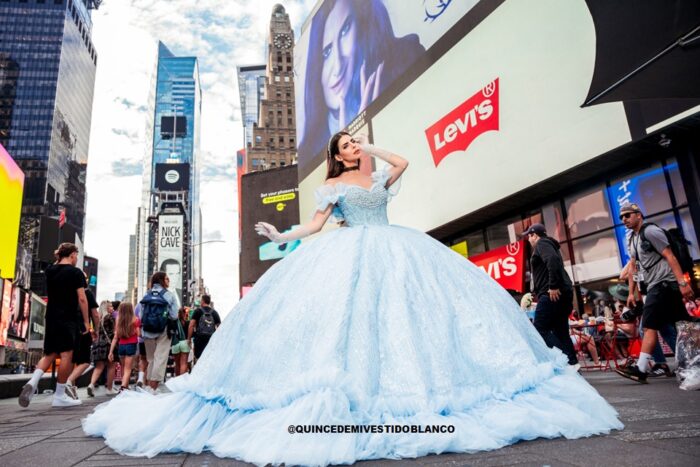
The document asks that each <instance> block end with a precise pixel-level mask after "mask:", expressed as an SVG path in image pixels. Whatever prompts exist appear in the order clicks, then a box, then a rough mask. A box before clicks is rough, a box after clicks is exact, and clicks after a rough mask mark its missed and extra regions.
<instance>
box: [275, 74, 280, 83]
mask: <svg viewBox="0 0 700 467" xmlns="http://www.w3.org/2000/svg"><path fill="white" fill-rule="evenodd" d="M275 82H276V83H279V82H280V77H279V76H278V75H275Z"/></svg>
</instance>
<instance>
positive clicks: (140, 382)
mask: <svg viewBox="0 0 700 467" xmlns="http://www.w3.org/2000/svg"><path fill="white" fill-rule="evenodd" d="M136 387H137V388H142V387H143V381H141V380H138V381H137V382H136Z"/></svg>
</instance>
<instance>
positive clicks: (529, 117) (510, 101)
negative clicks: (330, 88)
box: [302, 0, 631, 231]
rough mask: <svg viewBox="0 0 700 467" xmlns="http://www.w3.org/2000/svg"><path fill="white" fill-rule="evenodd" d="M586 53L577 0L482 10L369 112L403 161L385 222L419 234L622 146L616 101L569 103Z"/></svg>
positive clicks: (589, 37)
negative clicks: (466, 29)
mask: <svg viewBox="0 0 700 467" xmlns="http://www.w3.org/2000/svg"><path fill="white" fill-rule="evenodd" d="M595 51H596V34H595V28H594V24H593V20H592V18H591V15H590V13H589V11H588V8H587V6H586V3H585V2H584V1H569V2H561V1H556V0H537V1H533V2H520V1H506V2H503V3H502V4H501V5H500V6H498V8H496V9H495V10H493V11H492V12H491V13H490V14H489V15H488V16H487V17H486V18H484V19H483V20H482V21H481V22H480V23H478V24H477V25H476V26H475V27H474V28H473V29H472V30H471V31H470V32H469V33H468V34H466V35H465V36H464V37H462V38H461V39H460V40H458V41H456V42H455V45H454V46H453V47H452V48H451V49H449V50H448V51H447V52H446V53H445V54H444V55H442V56H441V57H440V59H439V60H437V61H436V62H435V63H434V64H433V65H432V66H431V67H430V68H428V69H427V70H426V71H425V72H423V73H422V74H421V75H420V76H419V77H417V78H416V80H415V81H413V82H412V83H411V84H410V85H408V87H407V88H406V89H404V90H403V91H402V92H401V94H399V95H398V96H397V97H396V98H394V99H393V100H392V101H391V102H390V103H389V104H387V105H386V107H384V108H383V109H382V110H381V111H379V113H378V114H377V115H375V116H372V118H371V121H370V126H371V128H372V139H373V143H374V144H375V145H376V146H379V147H382V148H386V149H388V150H391V151H392V152H394V153H396V154H398V155H400V156H403V157H405V158H406V159H407V160H408V161H409V163H410V166H409V169H408V170H407V171H406V172H405V173H404V174H403V177H402V184H401V193H400V194H399V195H398V196H396V197H395V198H393V199H392V202H391V203H390V204H389V205H388V211H389V212H388V214H389V219H390V221H391V222H392V223H396V224H401V225H406V226H409V227H413V228H416V229H419V230H423V231H430V230H433V229H435V228H438V227H440V226H443V225H445V224H448V223H450V222H452V221H454V220H455V219H458V218H460V217H463V216H466V215H468V214H470V213H473V212H475V211H477V210H480V209H483V208H485V207H486V206H489V205H491V204H494V203H497V202H499V201H500V200H502V199H503V198H506V197H508V196H511V195H513V194H515V193H517V192H519V191H522V190H525V189H527V188H529V187H531V186H533V185H536V184H538V183H540V182H542V181H544V180H547V179H549V178H551V177H554V176H556V175H557V174H559V173H562V172H565V171H567V170H569V169H571V168H572V167H575V166H577V165H580V164H584V163H586V162H587V161H590V160H591V159H593V158H595V157H597V156H599V155H601V154H604V153H606V152H608V151H610V150H611V149H613V148H616V147H618V146H621V145H623V144H626V143H628V142H629V141H630V140H631V137H630V129H629V127H628V125H627V120H626V115H625V109H624V106H623V105H622V104H621V103H610V104H605V105H598V106H592V107H581V105H582V103H583V101H584V99H585V97H586V94H587V93H588V89H589V87H590V82H591V76H592V74H593V70H594V68H595ZM380 168H381V167H380ZM303 216H304V213H302V217H303Z"/></svg>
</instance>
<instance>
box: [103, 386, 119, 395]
mask: <svg viewBox="0 0 700 467" xmlns="http://www.w3.org/2000/svg"><path fill="white" fill-rule="evenodd" d="M116 393H117V391H115V390H114V388H105V396H113V395H115V394H116Z"/></svg>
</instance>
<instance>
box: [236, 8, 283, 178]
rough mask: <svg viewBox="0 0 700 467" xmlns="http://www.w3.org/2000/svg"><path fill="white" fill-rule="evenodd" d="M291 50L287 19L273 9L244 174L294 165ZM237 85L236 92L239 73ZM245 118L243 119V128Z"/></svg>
mask: <svg viewBox="0 0 700 467" xmlns="http://www.w3.org/2000/svg"><path fill="white" fill-rule="evenodd" d="M293 48H294V32H293V31H292V26H291V23H290V21H289V15H288V14H287V13H286V11H285V9H284V7H283V6H282V5H279V4H278V5H275V6H274V7H273V9H272V15H271V17H270V30H269V32H268V37H267V65H266V70H265V81H264V95H263V99H262V100H261V101H260V109H259V112H258V122H257V125H253V128H252V138H251V139H250V142H249V141H248V138H247V135H246V172H252V171H255V170H265V169H271V168H274V167H282V166H285V165H290V164H294V163H295V162H296V142H295V141H296V140H295V138H296V123H295V122H296V116H295V112H294V55H293V53H292V51H293ZM238 85H239V88H240V87H241V81H240V71H239V84H238ZM241 99H242V97H241ZM246 99H248V97H246ZM242 105H243V103H242ZM242 110H243V108H242ZM246 111H247V105H246ZM246 118H247V115H244V124H245V122H246Z"/></svg>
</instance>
